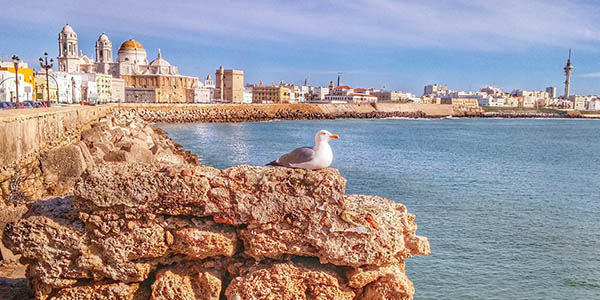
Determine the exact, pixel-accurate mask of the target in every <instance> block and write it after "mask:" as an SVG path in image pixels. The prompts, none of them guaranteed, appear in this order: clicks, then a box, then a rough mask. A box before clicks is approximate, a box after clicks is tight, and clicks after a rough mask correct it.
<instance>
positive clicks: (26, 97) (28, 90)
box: [0, 61, 36, 102]
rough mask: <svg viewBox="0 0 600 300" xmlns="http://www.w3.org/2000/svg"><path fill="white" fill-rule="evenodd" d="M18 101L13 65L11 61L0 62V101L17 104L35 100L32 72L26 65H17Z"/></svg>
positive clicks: (23, 63)
mask: <svg viewBox="0 0 600 300" xmlns="http://www.w3.org/2000/svg"><path fill="white" fill-rule="evenodd" d="M18 67H19V74H18V75H17V76H18V78H19V99H16V97H17V95H16V94H17V89H16V82H15V80H16V76H15V65H14V63H13V62H12V61H0V101H9V102H11V101H12V102H14V101H15V100H18V102H23V101H33V100H35V97H36V95H35V92H34V88H35V78H34V71H33V69H30V68H29V66H28V65H27V63H25V62H20V63H19V66H18Z"/></svg>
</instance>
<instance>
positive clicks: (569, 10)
mask: <svg viewBox="0 0 600 300" xmlns="http://www.w3.org/2000/svg"><path fill="white" fill-rule="evenodd" d="M19 5H22V7H17V6H16V5H4V6H5V7H7V10H8V11H7V17H8V21H9V22H7V23H6V25H7V26H4V27H3V28H2V29H0V33H2V36H3V45H4V47H3V49H1V50H0V51H1V52H0V57H1V58H2V59H6V58H8V57H10V56H12V55H13V54H17V55H19V56H20V57H21V58H22V59H23V60H24V61H26V62H28V63H29V64H30V65H31V66H33V67H36V69H37V60H38V58H39V57H40V56H41V55H42V53H43V52H48V53H49V54H50V56H52V57H56V56H57V48H56V39H57V32H58V31H59V30H60V28H62V27H63V26H64V24H66V23H69V24H71V25H72V26H73V27H74V28H75V29H76V31H77V33H78V35H79V44H80V49H81V50H83V52H84V54H87V55H88V56H90V57H92V56H94V52H95V51H94V42H95V41H96V39H97V38H98V36H99V35H100V34H101V33H102V32H105V33H106V34H107V35H108V36H109V37H110V38H111V40H112V41H113V42H114V43H115V44H120V43H122V42H123V41H125V40H127V39H130V38H134V39H136V40H138V41H140V42H141V43H142V44H143V45H144V47H146V49H147V51H148V53H149V54H150V55H153V53H155V52H156V51H157V50H158V49H159V48H160V49H161V50H162V52H163V53H164V54H165V56H168V57H169V61H170V62H172V63H174V64H176V65H178V66H179V69H180V71H181V72H182V73H184V74H189V75H193V76H198V77H200V78H203V77H205V76H206V75H207V74H212V73H213V72H214V70H215V68H217V67H218V66H219V65H226V66H229V67H232V68H235V69H242V70H245V73H246V74H245V76H246V82H248V83H257V82H258V81H259V80H262V81H263V82H265V83H270V82H272V81H273V82H278V81H279V80H285V81H286V82H290V83H300V82H303V81H304V79H305V78H308V79H309V82H310V83H311V84H312V85H326V84H327V83H328V82H329V81H330V80H334V81H335V80H336V78H337V73H338V72H343V73H344V76H343V83H344V84H348V85H352V86H359V87H373V88H383V87H385V88H386V89H390V90H403V91H406V92H412V93H415V94H417V95H420V94H421V93H422V89H423V86H424V85H427V84H431V83H436V82H437V83H441V84H445V85H448V86H449V87H450V88H452V89H456V90H478V89H479V88H480V87H483V86H487V85H493V86H497V87H500V88H502V89H503V90H512V89H525V90H532V89H535V90H543V89H545V88H546V87H547V86H554V87H558V88H559V89H560V88H561V87H562V85H563V82H564V72H563V70H562V69H563V67H564V65H565V62H566V59H567V55H568V48H573V57H572V63H573V65H574V67H575V69H574V71H573V74H572V77H571V78H572V79H571V92H572V94H598V93H600V84H599V83H600V51H599V50H600V47H598V46H600V31H599V28H600V22H599V21H597V20H595V19H594V14H596V15H597V13H598V12H599V10H600V9H599V8H600V6H598V5H597V4H596V5H594V4H589V3H588V2H583V1H569V2H558V1H508V2H507V1H502V2H500V1H487V2H486V3H485V4H471V3H470V2H467V1H445V2H439V1H424V2H422V3H420V4H414V3H410V4H408V3H398V2H389V1H369V2H364V3H360V2H354V3H350V4H348V3H345V2H337V1H329V2H319V3H316V2H306V3H302V4H289V3H283V4H278V3H277V2H270V1H259V2H256V3H253V4H251V5H250V4H244V3H242V2H238V1H228V2H227V3H226V4H222V5H218V4H216V3H212V2H209V3H196V2H191V1H190V2H187V1H184V2H180V3H177V4H163V2H158V1H144V2H141V1H139V2H138V1H129V2H127V3H126V4H120V3H119V2H117V1H108V2H107V4H106V5H105V7H107V9H106V10H102V11H98V9H97V7H95V6H94V5H92V4H88V3H80V4H75V5H72V4H71V3H67V2H65V1H57V2H55V3H53V4H52V5H53V6H48V5H45V6H44V5H42V4H40V3H25V4H19ZM117 7H118V9H117ZM157 9H158V10H159V11H160V12H161V15H160V16H156V17H155V18H152V17H153V16H154V15H156V11H157ZM448 9H450V10H448ZM27 14H32V15H34V16H36V17H35V18H22V16H23V15H27ZM19 15H20V16H21V18H20V19H19V23H15V22H12V21H15V20H16V19H17V17H18V16H19ZM359 16H364V17H365V19H364V20H361V19H360V18H357V17H359ZM11 20H12V21H11ZM457 20H459V21H457ZM465 20H468V21H465ZM503 22H504V23H503Z"/></svg>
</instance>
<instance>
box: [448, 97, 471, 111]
mask: <svg viewBox="0 0 600 300" xmlns="http://www.w3.org/2000/svg"><path fill="white" fill-rule="evenodd" d="M440 104H449V105H452V106H453V107H454V108H455V109H460V110H467V111H471V110H477V109H479V102H477V98H462V97H461V98H442V99H441V101H440Z"/></svg>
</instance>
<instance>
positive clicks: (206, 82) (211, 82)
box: [204, 74, 215, 89]
mask: <svg viewBox="0 0 600 300" xmlns="http://www.w3.org/2000/svg"><path fill="white" fill-rule="evenodd" d="M204 87H205V88H208V89H214V88H215V81H214V80H213V79H212V77H210V74H208V76H206V79H204Z"/></svg>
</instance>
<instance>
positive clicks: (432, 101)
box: [419, 95, 442, 104]
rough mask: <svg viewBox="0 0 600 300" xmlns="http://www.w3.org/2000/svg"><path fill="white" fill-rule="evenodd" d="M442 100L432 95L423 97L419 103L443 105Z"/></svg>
mask: <svg viewBox="0 0 600 300" xmlns="http://www.w3.org/2000/svg"><path fill="white" fill-rule="evenodd" d="M441 102H442V98H440V97H434V96H432V95H429V96H421V98H420V101H419V103H420V104H441Z"/></svg>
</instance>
